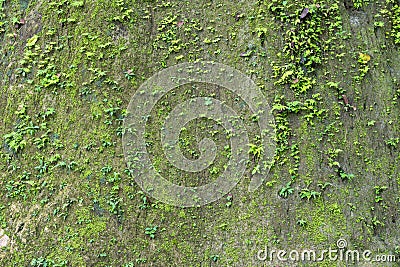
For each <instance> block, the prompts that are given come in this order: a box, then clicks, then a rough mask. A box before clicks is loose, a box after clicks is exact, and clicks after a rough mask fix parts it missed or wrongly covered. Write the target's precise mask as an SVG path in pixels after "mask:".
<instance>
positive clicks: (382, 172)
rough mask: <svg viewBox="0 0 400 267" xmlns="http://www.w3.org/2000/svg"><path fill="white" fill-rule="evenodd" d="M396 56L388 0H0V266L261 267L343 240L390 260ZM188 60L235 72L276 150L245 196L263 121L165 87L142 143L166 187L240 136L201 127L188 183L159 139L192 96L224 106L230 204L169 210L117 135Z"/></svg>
mask: <svg viewBox="0 0 400 267" xmlns="http://www.w3.org/2000/svg"><path fill="white" fill-rule="evenodd" d="M399 45H400V7H399V4H398V2H396V1H392V0H388V1H371V0H369V1H358V0H357V1H356V0H354V1H345V2H341V1H336V0H324V1H279V0H269V1H263V0H254V1H226V0H218V1H175V0H174V1H160V0H151V1H150V0H146V1H135V0H110V1H103V0H98V1H75V0H61V1H33V0H32V1H27V0H21V1H20V0H18V1H17V0H0V50H1V53H0V57H1V61H0V93H1V96H2V97H1V98H0V103H1V104H0V106H1V107H2V109H1V111H0V112H1V117H2V118H3V120H2V123H1V124H0V139H1V142H2V143H1V149H0V170H1V178H2V179H0V188H1V189H2V190H0V192H1V193H0V199H1V203H0V204H1V205H0V225H1V227H2V229H4V231H5V233H6V234H7V235H8V236H9V237H10V238H11V240H12V243H11V244H8V245H7V246H6V247H4V248H3V249H2V251H1V252H0V262H1V263H2V265H1V266H54V267H55V266H125V267H129V266H147V265H155V266H169V265H171V266H172V265H173V266H209V265H210V266H258V265H261V264H262V263H261V262H260V261H257V259H256V255H257V251H258V250H259V249H263V248H264V247H265V245H267V246H269V247H270V248H272V247H273V248H276V249H279V248H298V249H299V248H318V249H321V250H322V249H327V248H328V247H329V246H330V247H332V248H334V247H335V244H336V241H337V240H338V239H339V238H345V239H346V240H347V241H348V243H349V246H350V248H357V249H360V250H364V249H369V250H373V251H374V252H379V253H388V254H396V255H398V254H399V247H400V244H399V240H400V239H399V231H398V224H399V216H398V215H399V212H400V211H399V203H400V198H399V192H398V188H399V186H400V174H399V167H398V166H399V160H400V157H399V149H400V146H399V143H400V141H399V132H400V121H399V114H400V105H399V99H400V86H399V82H398V81H400V72H399V69H400V64H399V62H400V53H399V49H400V46H399ZM196 60H213V61H216V62H221V63H224V64H227V65H230V66H232V67H235V68H237V69H238V70H240V71H242V72H243V73H245V74H246V75H248V76H249V77H251V79H253V80H254V82H255V83H256V84H257V85H258V86H259V87H260V88H261V90H262V92H263V94H264V96H265V98H266V99H267V100H268V102H269V103H270V108H271V112H272V114H273V116H274V118H275V126H276V136H275V141H276V151H275V152H276V153H275V158H274V165H273V167H272V168H271V170H270V172H269V173H268V174H262V175H264V176H265V177H264V178H265V181H264V183H263V185H262V186H261V187H260V188H259V189H258V190H256V191H255V192H253V193H249V192H248V191H247V187H248V184H249V182H250V180H251V179H252V176H253V175H255V174H258V173H260V165H262V164H265V162H260V159H261V158H262V156H263V154H264V153H265V152H267V151H265V148H264V147H263V146H262V145H261V140H260V136H261V133H260V130H259V128H258V124H257V121H258V119H259V118H258V117H257V115H256V114H252V111H251V109H250V107H248V106H247V105H246V103H244V101H243V99H241V98H240V96H237V95H234V94H233V93H232V92H229V91H226V90H224V89H223V88H220V87H218V86H214V85H203V84H190V85H185V86H180V87H177V88H175V89H174V90H172V91H171V92H169V93H168V94H166V95H164V96H163V97H162V99H161V100H160V101H159V102H158V103H157V105H156V107H155V108H154V109H153V111H152V113H151V114H149V115H148V118H147V119H148V124H147V125H146V132H145V140H146V149H147V151H148V153H149V155H150V159H151V160H152V162H153V165H154V168H155V169H156V170H157V171H158V172H159V173H160V174H161V175H162V176H163V177H166V179H168V180H169V181H171V182H173V183H175V184H179V185H185V186H198V185H204V184H207V183H209V182H212V181H215V180H216V179H217V178H218V177H219V176H220V175H221V173H223V172H224V170H225V169H226V168H227V166H228V164H229V161H230V159H231V156H232V155H231V153H232V148H231V143H230V138H231V137H232V136H233V135H234V133H232V132H228V131H226V130H225V129H224V128H223V127H222V125H221V123H220V122H218V121H212V120H210V119H204V118H202V119H195V120H193V121H191V122H189V123H188V124H187V125H185V127H184V128H182V129H181V133H180V136H179V139H178V143H179V147H180V149H181V151H182V153H183V155H184V156H185V157H186V158H188V159H191V160H195V159H198V158H199V157H200V155H201V154H202V153H203V152H204V151H200V149H199V141H200V140H203V139H204V138H209V139H211V140H213V141H214V142H215V144H216V158H215V160H214V162H212V164H210V166H209V167H208V168H207V169H205V170H203V171H201V172H198V173H195V174H194V173H190V172H185V171H182V170H180V169H178V168H176V167H174V166H173V165H172V164H171V163H169V162H168V161H167V160H166V157H165V154H164V151H163V149H162V143H161V136H160V129H161V127H163V123H164V121H165V119H166V118H167V116H168V114H169V113H170V112H171V111H172V110H173V109H174V108H175V107H176V105H178V104H179V103H183V102H184V101H187V100H189V99H190V98H193V97H207V99H211V98H217V99H219V100H221V101H223V102H224V103H225V104H227V105H228V106H230V107H231V108H232V109H233V110H235V111H236V112H237V113H238V116H239V117H240V118H241V119H242V120H243V124H244V125H245V127H246V130H247V133H248V135H249V140H250V143H249V144H247V145H248V146H247V148H248V150H247V149H246V150H247V151H245V153H248V154H249V158H248V161H247V162H246V164H247V168H246V172H245V175H244V178H243V179H242V180H241V182H240V183H239V184H238V185H237V187H236V188H234V189H233V190H232V191H231V192H229V194H227V195H225V196H224V197H222V198H221V199H220V200H218V201H216V202H214V203H211V204H209V205H207V206H205V207H200V208H181V207H173V206H170V205H167V204H164V203H162V202H159V201H158V200H157V199H154V198H152V197H151V196H149V195H147V194H146V193H145V192H144V190H143V189H142V188H140V186H139V185H138V184H137V183H136V181H135V180H134V179H133V178H132V176H131V173H130V170H129V169H128V166H127V165H126V162H125V160H124V155H123V149H122V140H121V139H122V136H123V134H124V133H125V132H126V131H134V129H125V128H124V127H123V120H124V118H125V117H126V116H127V115H128V113H127V110H126V107H127V106H128V103H129V101H130V98H131V97H132V95H133V94H134V93H135V91H136V90H137V89H138V87H139V86H140V85H141V84H142V83H143V82H145V81H146V80H147V79H148V78H149V77H151V76H152V75H153V74H155V73H157V72H158V71H160V70H163V69H165V68H166V67H169V66H173V65H175V64H177V63H181V62H187V61H190V62H193V61H196ZM209 101H211V100H207V101H206V103H205V105H209V104H210V103H209ZM146 190H151V189H146ZM378 248H379V250H378ZM375 250H377V251H375ZM306 264H307V266H337V263H336V262H329V261H324V262H318V263H315V264H313V263H310V264H309V265H308V263H306ZM277 265H279V264H277Z"/></svg>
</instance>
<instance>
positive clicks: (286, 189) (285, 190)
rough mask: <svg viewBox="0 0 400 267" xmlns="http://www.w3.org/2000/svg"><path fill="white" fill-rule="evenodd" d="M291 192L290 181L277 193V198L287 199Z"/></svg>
mask: <svg viewBox="0 0 400 267" xmlns="http://www.w3.org/2000/svg"><path fill="white" fill-rule="evenodd" d="M293 191H294V189H293V188H292V181H290V182H288V183H287V184H286V185H285V186H284V187H283V188H282V189H281V190H280V191H279V196H280V197H283V198H287V197H288V196H289V195H290V194H293Z"/></svg>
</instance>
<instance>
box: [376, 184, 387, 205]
mask: <svg viewBox="0 0 400 267" xmlns="http://www.w3.org/2000/svg"><path fill="white" fill-rule="evenodd" d="M374 189H375V202H376V203H379V202H381V201H382V200H383V197H382V192H383V191H385V190H386V189H387V186H375V187H374Z"/></svg>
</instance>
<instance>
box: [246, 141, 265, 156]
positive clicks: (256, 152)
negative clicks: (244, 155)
mask: <svg viewBox="0 0 400 267" xmlns="http://www.w3.org/2000/svg"><path fill="white" fill-rule="evenodd" d="M249 147H250V148H249V154H250V155H252V156H253V158H254V159H259V158H261V155H262V153H264V148H263V147H262V145H255V144H249Z"/></svg>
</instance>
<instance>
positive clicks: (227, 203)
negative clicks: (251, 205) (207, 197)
mask: <svg viewBox="0 0 400 267" xmlns="http://www.w3.org/2000/svg"><path fill="white" fill-rule="evenodd" d="M232 199H233V196H232V194H229V195H228V196H227V197H226V200H227V202H226V204H225V206H227V207H228V208H229V207H230V206H232Z"/></svg>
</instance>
